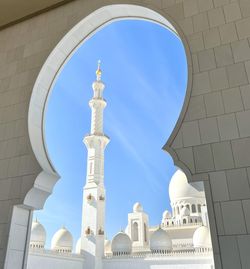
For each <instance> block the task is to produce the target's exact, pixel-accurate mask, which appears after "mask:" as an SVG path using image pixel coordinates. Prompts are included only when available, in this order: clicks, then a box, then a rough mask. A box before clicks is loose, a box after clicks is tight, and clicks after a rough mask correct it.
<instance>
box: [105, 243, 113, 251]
mask: <svg viewBox="0 0 250 269" xmlns="http://www.w3.org/2000/svg"><path fill="white" fill-rule="evenodd" d="M104 251H105V253H111V252H112V251H111V242H110V241H109V240H105V242H104Z"/></svg>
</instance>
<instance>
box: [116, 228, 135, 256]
mask: <svg viewBox="0 0 250 269" xmlns="http://www.w3.org/2000/svg"><path fill="white" fill-rule="evenodd" d="M111 250H112V252H113V254H114V255H117V254H118V255H119V254H130V253H131V251H132V242H131V239H130V238H129V236H128V235H127V234H125V233H124V232H119V233H118V234H116V235H115V236H114V238H113V240H112V243H111Z"/></svg>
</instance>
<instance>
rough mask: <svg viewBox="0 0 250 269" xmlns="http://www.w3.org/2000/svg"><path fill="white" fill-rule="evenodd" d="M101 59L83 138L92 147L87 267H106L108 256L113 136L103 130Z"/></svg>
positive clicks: (86, 194) (86, 196) (86, 199)
mask: <svg viewBox="0 0 250 269" xmlns="http://www.w3.org/2000/svg"><path fill="white" fill-rule="evenodd" d="M101 74H102V73H101V69H100V61H98V68H97V70H96V81H94V82H93V84H92V88H93V91H94V94H93V98H92V99H91V100H90V101H89V106H90V108H91V112H92V115H91V133H90V134H88V135H86V136H85V137H84V139H83V142H84V144H85V145H86V147H87V150H88V159H87V176H86V185H85V187H84V191H83V214H82V236H81V238H82V244H81V246H82V252H83V254H84V256H85V262H84V268H88V269H102V257H103V255H104V239H105V235H104V224H105V188H104V150H105V148H106V146H107V144H108V143H109V138H108V137H107V136H106V135H104V133H103V110H104V108H105V106H106V101H105V100H104V99H103V97H102V93H103V90H104V87H105V85H104V84H103V82H102V81H101Z"/></svg>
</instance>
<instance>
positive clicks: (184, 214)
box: [180, 206, 190, 217]
mask: <svg viewBox="0 0 250 269" xmlns="http://www.w3.org/2000/svg"><path fill="white" fill-rule="evenodd" d="M180 215H181V217H187V216H190V210H189V209H188V208H187V207H186V206H184V207H183V208H182V209H181V212H180Z"/></svg>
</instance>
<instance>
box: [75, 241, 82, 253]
mask: <svg viewBox="0 0 250 269" xmlns="http://www.w3.org/2000/svg"><path fill="white" fill-rule="evenodd" d="M81 243H82V241H81V237H80V238H79V239H78V240H77V242H76V254H81Z"/></svg>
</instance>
